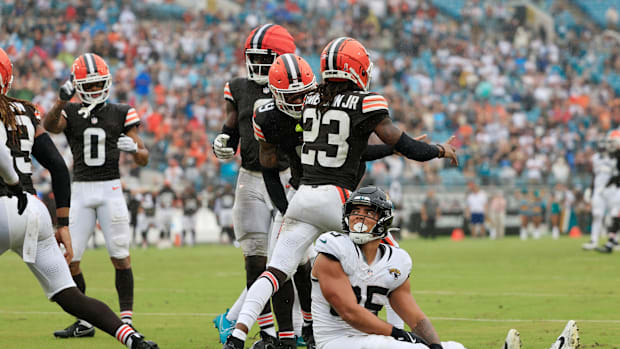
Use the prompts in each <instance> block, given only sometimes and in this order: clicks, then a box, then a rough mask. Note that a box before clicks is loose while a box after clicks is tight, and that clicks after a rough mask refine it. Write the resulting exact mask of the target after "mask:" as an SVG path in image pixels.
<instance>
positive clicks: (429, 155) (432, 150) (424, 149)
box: [394, 132, 439, 161]
mask: <svg viewBox="0 0 620 349" xmlns="http://www.w3.org/2000/svg"><path fill="white" fill-rule="evenodd" d="M394 149H396V151H397V152H399V153H401V154H403V155H404V156H406V157H407V158H408V159H411V160H416V161H428V160H432V159H435V158H437V157H439V148H438V147H437V146H435V145H432V144H428V143H424V142H420V141H416V140H415V139H413V138H411V137H409V136H407V134H405V133H404V132H403V134H402V135H401V136H400V138H399V139H398V142H396V144H395V145H394Z"/></svg>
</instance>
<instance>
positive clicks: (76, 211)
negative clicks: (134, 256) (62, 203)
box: [43, 53, 149, 338]
mask: <svg viewBox="0 0 620 349" xmlns="http://www.w3.org/2000/svg"><path fill="white" fill-rule="evenodd" d="M111 85H112V76H111V75H110V71H109V68H108V65H107V64H106V62H105V61H104V60H103V59H102V58H101V57H99V56H97V55H95V54H92V53H86V54H83V55H81V56H79V57H78V58H77V59H76V60H75V61H74V62H73V66H72V67H71V79H70V80H68V81H67V82H66V83H65V84H63V85H62V87H61V88H60V93H59V98H58V100H57V101H56V103H55V104H54V106H53V107H52V109H51V110H50V111H49V112H48V114H47V116H46V117H45V120H44V122H43V124H44V127H45V129H47V130H48V131H50V132H53V133H60V132H64V134H65V136H66V137H67V141H68V143H69V146H70V147H71V152H72V153H73V188H72V189H73V190H72V194H71V209H70V212H69V230H70V232H71V239H72V240H73V247H74V257H73V261H72V262H71V264H70V266H69V268H70V269H71V275H72V276H73V279H74V280H75V283H76V284H77V285H78V288H79V289H80V290H81V291H82V292H85V291H86V283H85V281H84V275H83V273H82V270H81V269H80V261H81V260H82V255H83V253H84V250H85V249H86V244H87V242H88V239H89V237H90V236H91V234H92V233H93V231H94V230H95V224H96V222H97V221H98V222H99V224H100V225H101V229H102V230H103V234H104V236H105V240H106V247H107V249H108V253H109V255H110V259H111V261H112V265H113V266H114V269H115V270H116V290H117V292H118V298H119V303H120V311H121V318H122V319H123V321H124V322H126V323H127V324H130V325H131V324H132V318H133V289H134V281H133V273H132V271H131V259H130V256H129V244H130V241H131V231H130V227H129V212H128V210H127V204H126V203H125V198H124V196H123V191H122V189H121V181H120V174H119V166H118V161H119V157H120V152H121V151H123V152H127V153H130V154H132V155H133V159H134V161H135V162H136V164H138V165H140V166H145V165H146V164H147V162H148V156H149V154H148V150H147V149H146V148H145V147H144V144H143V143H142V140H141V139H140V136H139V135H138V125H139V124H140V118H139V116H138V113H137V112H136V110H135V109H134V108H132V107H131V106H129V105H126V104H116V103H106V101H107V100H108V97H109V96H110V87H111ZM76 91H77V94H78V95H79V98H80V101H81V103H70V102H69V101H70V100H71V98H72V97H73V95H74V94H75V92H76ZM54 335H55V336H57V337H63V338H67V337H76V336H92V335H94V329H93V328H92V326H91V325H90V324H88V323H87V322H85V321H79V320H78V321H76V322H75V323H74V324H72V325H71V326H69V327H67V328H66V329H64V330H61V331H57V332H55V333H54Z"/></svg>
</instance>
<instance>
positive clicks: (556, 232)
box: [551, 227, 560, 239]
mask: <svg viewBox="0 0 620 349" xmlns="http://www.w3.org/2000/svg"><path fill="white" fill-rule="evenodd" d="M551 235H552V236H553V238H554V239H559V238H560V229H559V228H558V227H553V228H551Z"/></svg>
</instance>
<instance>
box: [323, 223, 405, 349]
mask: <svg viewBox="0 0 620 349" xmlns="http://www.w3.org/2000/svg"><path fill="white" fill-rule="evenodd" d="M315 250H316V252H317V253H323V254H327V255H331V256H333V257H334V258H336V259H338V260H339V261H340V264H341V265H342V269H343V270H344V272H345V273H346V274H347V276H348V277H349V281H350V282H351V286H352V287H353V292H355V295H356V296H357V300H358V303H359V304H360V305H362V306H364V307H365V308H366V309H368V310H370V311H371V312H373V313H375V314H377V313H378V312H379V311H380V310H381V308H383V306H384V305H386V304H389V300H388V295H389V294H390V293H391V292H392V291H394V290H395V289H396V288H398V287H399V286H400V285H402V284H403V283H404V282H405V280H407V278H408V277H409V274H410V272H411V258H410V257H409V254H407V252H405V251H404V250H402V249H400V248H397V247H393V246H390V245H387V244H384V243H382V244H380V245H379V252H378V254H377V258H376V259H375V261H374V263H372V264H371V265H368V263H366V261H365V259H364V255H363V254H362V250H361V249H360V248H359V247H358V246H357V245H356V244H355V243H353V241H351V239H350V238H349V237H348V236H347V235H345V234H341V233H336V232H329V233H325V234H322V235H321V236H320V237H319V238H318V239H317V240H316V244H315ZM312 318H313V329H314V336H315V338H316V340H317V342H323V341H325V340H327V339H329V338H332V337H340V336H347V335H364V333H362V332H360V331H358V330H356V329H354V328H353V327H351V325H349V324H348V323H346V322H345V321H344V320H342V319H341V318H340V316H338V313H336V311H335V310H334V308H332V307H331V306H330V304H329V303H328V302H327V300H326V299H325V297H323V294H322V293H321V287H320V286H319V282H318V280H317V279H316V278H315V277H314V276H312Z"/></svg>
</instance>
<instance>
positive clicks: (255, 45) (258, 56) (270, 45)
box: [244, 24, 297, 85]
mask: <svg viewBox="0 0 620 349" xmlns="http://www.w3.org/2000/svg"><path fill="white" fill-rule="evenodd" d="M296 49H297V47H296V46H295V40H294V39H293V36H292V35H291V34H290V33H289V32H288V30H286V29H285V28H284V27H282V26H280V25H277V24H265V25H261V26H260V27H257V28H254V30H252V32H251V33H250V35H249V36H248V37H247V39H246V40H245V46H244V52H245V67H246V70H247V73H248V79H249V80H252V81H254V82H256V83H258V84H261V85H264V84H266V83H267V82H268V80H269V68H270V67H271V65H272V64H273V62H275V60H276V58H277V57H278V56H280V55H283V54H285V53H295V50H296Z"/></svg>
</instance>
